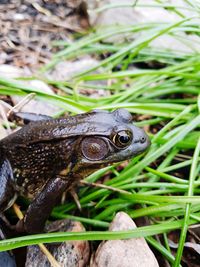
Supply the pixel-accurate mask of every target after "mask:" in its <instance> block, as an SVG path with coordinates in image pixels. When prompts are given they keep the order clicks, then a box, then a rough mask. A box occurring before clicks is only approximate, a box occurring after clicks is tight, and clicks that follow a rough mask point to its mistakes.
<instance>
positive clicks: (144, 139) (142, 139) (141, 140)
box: [140, 136, 146, 144]
mask: <svg viewBox="0 0 200 267" xmlns="http://www.w3.org/2000/svg"><path fill="white" fill-rule="evenodd" d="M145 141H146V137H145V136H142V137H141V138H140V142H141V143H142V144H143V143H144V142H145Z"/></svg>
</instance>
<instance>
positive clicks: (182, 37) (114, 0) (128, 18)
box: [88, 0, 200, 53]
mask: <svg viewBox="0 0 200 267" xmlns="http://www.w3.org/2000/svg"><path fill="white" fill-rule="evenodd" d="M90 2H93V1H89V3H88V6H89V10H91V12H89V14H90V17H91V24H92V25H93V26H94V27H97V28H100V30H101V29H102V28H103V29H104V28H108V27H109V26H113V25H114V26H119V25H123V26H134V25H137V24H138V23H147V24H148V23H157V22H158V21H159V22H160V23H170V24H172V23H176V22H178V21H180V20H181V19H182V18H181V17H180V15H178V14H177V13H176V12H173V11H172V10H170V9H169V10H167V9H166V8H163V7H159V4H158V2H157V1H154V0H140V1H137V3H136V6H134V5H133V4H134V1H132V0H124V1H123V2H122V1H121V0H103V1H98V5H97V4H96V6H95V8H101V7H104V6H106V5H108V6H110V7H109V8H107V9H104V10H102V11H101V12H98V13H96V12H94V11H93V10H94V8H93V4H92V3H90ZM169 4H170V3H169ZM117 5H118V7H117ZM123 5H124V6H123ZM145 5H146V6H145ZM156 5H158V6H157V7H156ZM179 7H183V8H179ZM176 10H177V11H179V12H180V13H182V14H184V15H185V17H193V16H198V15H197V13H196V11H195V9H193V10H192V9H191V6H190V5H189V4H188V3H187V2H186V1H183V0H177V1H176ZM195 23H199V19H198V20H197V19H195ZM142 34H143V32H142V31H141V32H139V33H132V34H130V33H128V34H127V33H124V34H118V35H115V36H114V35H113V36H112V37H109V38H106V39H105V40H104V41H106V42H111V43H113V42H115V43H116V42H118V43H119V42H123V41H124V40H125V39H127V38H128V39H131V40H134V39H137V38H138V37H140V36H141V35H142ZM144 34H145V35H146V31H145V32H144ZM178 34H179V37H178V38H176V37H175V36H171V35H168V34H164V35H161V36H160V37H158V38H156V39H155V40H153V41H152V42H151V43H150V44H149V46H150V47H155V48H159V49H160V48H166V49H169V48H170V49H171V50H175V51H179V52H184V53H191V52H194V51H195V52H199V51H200V37H198V36H197V35H196V34H186V33H185V32H183V31H180V32H179V33H178Z"/></svg>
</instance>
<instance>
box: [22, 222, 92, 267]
mask: <svg viewBox="0 0 200 267" xmlns="http://www.w3.org/2000/svg"><path fill="white" fill-rule="evenodd" d="M84 230H85V229H84V227H83V225H82V224H81V223H80V222H74V221H71V220H60V221H55V222H53V223H51V224H50V225H49V226H48V227H47V231H48V232H55V231H56V232H57V231H60V232H66V231H67V232H80V231H84ZM46 247H47V249H48V250H49V251H50V252H51V253H52V255H53V256H54V257H55V259H56V260H57V261H58V262H59V263H60V264H61V266H62V267H84V266H86V264H87V262H88V259H89V254H90V249H89V243H88V241H69V242H62V243H54V244H47V245H46ZM38 266H42V267H51V265H50V263H49V261H48V259H47V258H46V256H45V255H44V254H43V253H42V252H41V250H40V248H39V247H38V246H29V247H28V249H27V256H26V263H25V267H38Z"/></svg>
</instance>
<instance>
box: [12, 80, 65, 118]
mask: <svg viewBox="0 0 200 267" xmlns="http://www.w3.org/2000/svg"><path fill="white" fill-rule="evenodd" d="M28 85H30V87H32V88H34V89H38V90H40V91H41V92H44V93H48V94H53V91H52V90H51V88H50V87H49V86H48V85H47V84H46V83H44V82H43V81H40V80H31V81H28ZM11 98H12V101H13V103H14V105H17V104H18V103H19V102H20V101H21V100H22V99H23V97H20V96H12V97H11ZM60 110H61V109H60V108H59V107H57V106H55V105H53V104H51V103H48V102H46V101H40V100H35V99H32V100H30V101H29V102H28V103H27V104H26V105H24V106H23V107H22V108H21V109H20V111H21V112H29V113H37V114H44V115H49V116H51V115H53V114H54V113H56V112H59V111H60Z"/></svg>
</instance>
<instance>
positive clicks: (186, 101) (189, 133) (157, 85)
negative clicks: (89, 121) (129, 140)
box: [0, 1, 200, 267]
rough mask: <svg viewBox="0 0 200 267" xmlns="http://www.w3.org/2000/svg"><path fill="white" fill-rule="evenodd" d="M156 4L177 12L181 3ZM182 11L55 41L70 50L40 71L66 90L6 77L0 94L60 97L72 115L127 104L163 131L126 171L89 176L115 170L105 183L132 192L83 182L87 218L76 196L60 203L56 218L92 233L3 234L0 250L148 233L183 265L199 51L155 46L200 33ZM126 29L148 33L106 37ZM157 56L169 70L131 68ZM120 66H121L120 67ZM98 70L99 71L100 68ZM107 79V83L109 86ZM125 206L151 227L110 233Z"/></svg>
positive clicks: (196, 149)
mask: <svg viewBox="0 0 200 267" xmlns="http://www.w3.org/2000/svg"><path fill="white" fill-rule="evenodd" d="M188 2H189V3H190V1H188ZM158 5H160V8H163V7H165V8H168V9H172V12H176V13H177V12H178V10H177V7H176V6H171V5H167V6H166V5H161V4H158ZM105 8H109V6H107V7H105ZM189 9H192V10H196V13H197V15H198V12H199V10H198V8H197V7H195V6H192V5H191V3H190V7H189ZM97 12H100V10H97ZM180 12H181V11H180ZM180 12H178V13H180ZM179 15H180V20H179V22H177V23H159V24H156V23H150V24H136V25H134V26H132V27H131V26H129V27H120V28H114V27H111V28H109V29H106V30H105V29H104V30H100V31H96V32H91V33H89V34H88V35H86V36H83V37H81V38H80V39H78V40H74V42H73V43H71V44H69V43H65V42H63V41H57V42H55V43H54V44H52V45H55V46H61V47H64V48H63V49H62V50H60V51H59V52H58V53H57V54H55V55H54V56H53V58H52V61H51V62H50V63H49V64H48V65H47V66H44V67H43V68H42V71H38V73H37V74H35V77H37V78H38V77H39V78H40V79H41V80H43V81H45V82H46V83H48V84H49V85H51V86H53V87H55V88H58V89H60V90H61V91H62V96H59V95H53V94H47V93H43V92H41V91H40V90H38V89H34V88H31V87H29V86H27V85H24V84H23V83H22V80H25V79H27V78H25V77H21V79H18V80H8V79H5V78H3V77H2V78H0V90H1V91H0V93H1V94H3V95H21V96H25V95H27V94H29V93H31V92H34V93H35V94H36V98H37V99H41V100H42V101H48V102H51V103H54V104H55V105H57V106H59V107H62V108H63V112H70V113H71V114H76V113H80V112H86V111H88V110H91V109H96V108H100V109H106V110H113V109H116V108H120V107H123V108H127V109H128V110H129V111H130V112H132V113H133V114H135V115H138V116H137V117H138V118H140V115H145V119H142V120H139V121H137V123H136V124H137V125H139V126H143V127H144V126H145V127H150V129H154V130H155V129H158V130H157V131H156V132H155V133H154V134H153V132H152V131H150V130H149V135H150V137H151V140H152V145H151V148H150V150H149V151H148V153H147V154H145V155H143V156H138V157H136V158H134V159H132V160H130V162H129V164H128V165H127V166H126V167H124V169H123V170H121V171H118V168H117V166H118V164H116V165H115V166H110V167H107V168H105V169H103V170H99V171H97V172H96V173H94V174H92V175H91V176H89V177H87V178H86V181H87V182H96V181H98V179H99V178H100V177H101V176H102V175H103V174H105V173H107V172H109V173H110V177H111V178H110V179H109V180H108V181H106V182H105V185H107V186H111V187H113V188H116V189H121V190H125V191H127V193H119V192H116V191H113V190H109V189H102V188H101V189H99V188H89V187H87V186H82V187H80V190H79V198H80V203H81V206H82V208H83V210H84V211H86V213H85V214H88V215H87V216H85V217H84V215H80V213H79V212H78V210H77V207H76V205H75V203H73V202H67V203H65V204H63V205H60V206H57V207H55V209H54V211H53V213H52V219H60V218H71V219H73V220H77V221H82V222H83V223H84V225H85V226H86V228H88V227H90V229H92V230H93V231H87V232H84V233H53V234H52V233H50V234H41V235H33V236H22V237H18V238H14V239H8V240H3V241H0V251H3V250H9V249H12V248H16V247H21V246H25V245H30V244H38V243H41V242H43V243H47V242H55V241H56V242H61V241H63V240H81V239H82V240H108V239H117V238H132V237H139V236H143V237H146V239H147V241H148V242H149V243H150V244H151V245H152V246H153V247H155V249H157V250H158V251H159V252H160V253H161V254H162V255H163V257H165V258H166V260H168V261H169V262H170V264H171V266H175V267H176V266H180V263H181V257H182V253H183V247H184V242H185V238H186V235H187V229H188V227H189V226H190V225H193V224H196V223H199V221H200V197H199V193H200V188H199V185H200V96H199V95H200V87H199V82H200V76H199V73H200V54H199V53H198V52H196V51H195V50H193V49H192V47H193V46H192V42H190V41H188V40H187V42H185V43H186V44H187V45H188V47H189V48H191V52H188V53H184V52H180V51H174V50H170V48H169V49H161V48H160V49H155V48H151V47H150V44H151V42H152V41H153V40H155V39H156V38H158V37H159V36H162V35H164V34H169V35H170V36H173V38H175V39H178V38H179V37H180V34H181V33H182V32H187V33H188V34H196V35H197V36H199V25H198V23H197V22H196V21H195V19H193V18H185V17H184V16H183V14H179ZM120 33H126V34H127V35H128V36H131V35H132V34H133V33H142V34H141V35H139V36H138V38H137V39H136V40H134V41H129V42H128V41H124V43H121V44H113V45H110V44H107V43H105V42H102V40H103V39H104V38H106V37H109V36H112V35H117V34H120ZM126 40H128V38H127V39H126ZM183 42H184V40H183ZM106 53H107V54H108V55H109V56H108V57H106V59H103V60H100V61H99V64H98V65H97V66H96V67H93V68H91V69H89V70H88V71H86V72H84V73H81V74H79V75H76V76H75V77H73V78H72V79H71V80H69V81H54V80H49V79H47V78H46V77H45V74H44V71H45V70H47V69H51V68H53V67H54V66H55V65H56V64H57V63H59V62H60V61H62V60H64V59H68V60H75V59H76V58H78V57H79V56H82V55H85V54H86V55H87V54H91V55H92V56H95V57H97V58H98V57H99V55H101V54H106ZM152 61H153V62H159V63H162V64H164V65H163V68H161V69H156V68H151V69H149V68H146V69H138V68H132V66H133V64H134V63H137V64H138V63H142V62H145V63H148V62H152ZM119 65H120V70H118V68H116V67H117V66H119ZM94 70H95V71H96V70H98V73H96V72H94ZM32 78H34V77H32ZM29 79H31V78H29ZM101 81H104V84H103V85H102V83H101ZM84 88H87V90H91V91H92V90H100V89H103V90H105V92H109V94H107V95H106V96H104V97H100V98H99V99H95V98H92V97H88V96H86V95H84V94H83V93H81V90H82V89H84ZM54 115H55V117H56V116H58V114H54ZM183 170H184V171H183ZM122 210H123V211H125V212H127V213H128V214H129V215H130V216H131V217H132V218H133V219H135V218H139V217H143V216H147V217H148V219H149V221H150V225H148V226H145V227H138V228H137V229H134V230H131V231H125V232H107V231H106V230H107V228H108V225H109V222H110V221H111V220H112V219H113V217H114V215H115V214H116V212H117V211H122ZM175 229H179V230H180V233H181V234H180V240H179V246H178V250H177V254H176V256H175V257H174V256H173V255H172V253H171V251H170V249H169V244H168V240H167V233H169V232H170V231H172V230H175ZM157 234H160V235H161V239H162V237H163V238H164V240H165V242H164V243H162V244H161V243H160V242H159V241H158V239H157V238H156V237H155V235H157Z"/></svg>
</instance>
